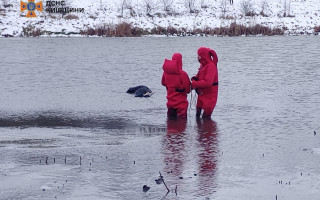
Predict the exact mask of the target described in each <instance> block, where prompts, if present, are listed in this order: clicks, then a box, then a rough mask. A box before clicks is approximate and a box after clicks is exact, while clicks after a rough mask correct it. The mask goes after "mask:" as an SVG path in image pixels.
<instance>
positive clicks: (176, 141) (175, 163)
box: [163, 118, 187, 176]
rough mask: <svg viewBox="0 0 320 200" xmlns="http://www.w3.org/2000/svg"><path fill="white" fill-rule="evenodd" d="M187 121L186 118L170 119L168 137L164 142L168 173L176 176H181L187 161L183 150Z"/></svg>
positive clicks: (168, 121)
mask: <svg viewBox="0 0 320 200" xmlns="http://www.w3.org/2000/svg"><path fill="white" fill-rule="evenodd" d="M186 125H187V120H186V119H185V118H177V119H168V120H167V135H166V138H164V140H163V153H164V155H165V160H164V161H165V163H166V168H165V171H166V172H171V171H172V173H173V174H174V175H175V176H179V175H181V172H182V167H183V162H184V161H185V158H184V153H183V150H184V148H185V144H184V140H185V133H184V131H185V130H186Z"/></svg>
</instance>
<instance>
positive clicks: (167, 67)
mask: <svg viewBox="0 0 320 200" xmlns="http://www.w3.org/2000/svg"><path fill="white" fill-rule="evenodd" d="M162 68H163V71H165V72H166V73H168V74H180V72H181V71H182V55H181V54H180V53H175V54H173V56H172V60H167V59H165V61H164V63H163V67H162Z"/></svg>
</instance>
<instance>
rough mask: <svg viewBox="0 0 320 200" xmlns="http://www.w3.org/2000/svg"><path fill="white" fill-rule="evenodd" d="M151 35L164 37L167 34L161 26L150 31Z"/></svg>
mask: <svg viewBox="0 0 320 200" xmlns="http://www.w3.org/2000/svg"><path fill="white" fill-rule="evenodd" d="M151 34H153V35H165V34H167V29H166V28H163V27H161V26H158V27H155V28H153V29H151Z"/></svg>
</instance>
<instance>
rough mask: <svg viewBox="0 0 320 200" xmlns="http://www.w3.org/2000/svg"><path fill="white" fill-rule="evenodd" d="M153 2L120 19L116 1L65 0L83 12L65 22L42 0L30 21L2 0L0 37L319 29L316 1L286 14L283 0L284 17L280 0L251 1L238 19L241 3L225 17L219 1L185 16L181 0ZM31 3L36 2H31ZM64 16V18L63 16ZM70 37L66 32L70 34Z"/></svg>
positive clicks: (136, 5) (134, 4) (139, 1)
mask: <svg viewBox="0 0 320 200" xmlns="http://www.w3.org/2000/svg"><path fill="white" fill-rule="evenodd" d="M156 1H157V0H153V5H154V6H153V7H152V10H151V12H150V15H149V16H148V15H147V12H146V6H145V4H144V1H143V0H135V1H131V4H130V5H127V6H126V7H125V9H124V10H123V15H122V16H121V2H122V0H111V1H110V0H101V1H96V0H68V1H66V2H67V5H68V6H69V7H71V8H84V13H70V14H72V15H75V16H77V17H78V19H71V20H66V19H65V18H64V17H62V15H61V14H49V13H48V12H46V11H45V9H46V0H44V1H43V7H44V8H43V12H42V13H40V12H38V11H36V14H37V17H36V18H27V17H25V15H26V14H27V11H24V12H20V2H19V1H16V0H8V3H9V4H12V7H7V8H4V5H2V4H0V9H1V10H0V35H2V36H3V35H11V36H15V37H17V36H23V28H26V27H28V26H29V27H32V28H34V30H36V29H38V28H39V29H40V30H42V31H46V32H52V33H57V34H60V33H61V34H70V33H79V32H80V31H81V30H86V29H88V28H95V27H97V26H101V25H103V24H111V25H112V24H118V23H121V22H127V23H130V24H132V25H133V26H136V27H140V28H143V29H147V30H151V29H152V28H154V27H158V26H161V27H165V28H166V27H168V26H171V27H174V28H186V29H187V30H193V29H196V28H201V29H203V28H206V27H210V28H215V27H227V26H229V25H230V24H231V23H233V22H236V23H238V24H243V25H246V26H253V25H256V24H261V25H264V26H268V27H270V28H285V29H286V32H285V33H286V34H300V33H301V32H302V33H305V34H312V33H314V27H315V26H320V2H319V1H318V0H308V1H301V0H291V1H290V2H291V3H290V11H289V6H288V5H289V1H288V0H287V10H286V13H287V14H289V15H290V17H283V15H284V2H285V0H264V1H266V2H268V6H266V7H265V8H264V11H263V12H264V13H265V14H266V15H267V16H266V17H263V16H262V15H260V14H259V13H260V12H261V11H262V4H261V2H263V0H261V1H254V2H252V7H253V12H254V13H256V14H257V15H255V16H253V17H247V16H244V14H243V13H242V6H241V3H242V2H243V0H238V1H235V2H234V4H233V5H230V4H229V1H226V2H227V5H226V13H225V15H224V16H225V17H222V16H223V12H222V9H221V3H220V2H221V1H218V0H215V1H210V2H208V3H207V6H208V7H207V8H201V5H200V1H196V3H195V6H194V8H195V11H196V12H195V13H189V9H188V8H187V6H186V4H185V0H176V1H174V3H173V4H172V6H171V9H170V11H164V10H163V6H162V5H161V2H160V1H157V2H156ZM36 2H37V1H36ZM67 15H68V14H67ZM74 35H75V34H70V36H74Z"/></svg>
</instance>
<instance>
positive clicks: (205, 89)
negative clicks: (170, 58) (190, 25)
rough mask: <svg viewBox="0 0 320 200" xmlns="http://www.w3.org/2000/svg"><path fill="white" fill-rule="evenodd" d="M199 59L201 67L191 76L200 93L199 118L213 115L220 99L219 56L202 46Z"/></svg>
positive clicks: (193, 86) (197, 114) (198, 103)
mask: <svg viewBox="0 0 320 200" xmlns="http://www.w3.org/2000/svg"><path fill="white" fill-rule="evenodd" d="M198 61H199V62H200V68H199V71H198V74H197V75H196V76H194V77H192V78H191V81H192V82H191V88H192V89H195V90H196V92H197V94H198V100H197V105H196V109H197V113H196V116H197V118H199V117H200V115H201V112H202V110H203V114H202V117H203V118H206V117H211V114H212V112H213V109H214V108H215V106H216V103H217V99H218V69H217V63H218V56H217V54H216V52H215V51H214V50H212V49H210V48H206V47H200V48H199V49H198Z"/></svg>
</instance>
